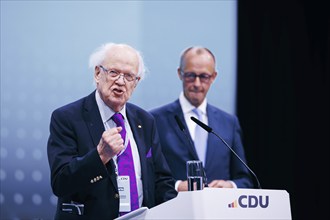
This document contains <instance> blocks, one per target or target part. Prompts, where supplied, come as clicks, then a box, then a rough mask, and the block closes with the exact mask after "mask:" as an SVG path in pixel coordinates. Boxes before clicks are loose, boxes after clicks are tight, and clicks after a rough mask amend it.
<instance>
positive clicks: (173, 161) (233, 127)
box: [150, 100, 253, 188]
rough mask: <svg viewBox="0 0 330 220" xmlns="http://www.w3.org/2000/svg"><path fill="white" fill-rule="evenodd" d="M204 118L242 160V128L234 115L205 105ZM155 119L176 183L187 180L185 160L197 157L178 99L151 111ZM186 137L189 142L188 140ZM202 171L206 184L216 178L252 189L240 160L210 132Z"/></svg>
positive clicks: (243, 157)
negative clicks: (182, 128) (181, 125)
mask: <svg viewBox="0 0 330 220" xmlns="http://www.w3.org/2000/svg"><path fill="white" fill-rule="evenodd" d="M206 110H207V116H208V122H209V126H210V127H211V128H213V131H214V132H215V133H217V134H219V135H220V136H221V137H222V138H223V139H224V140H225V141H226V142H227V143H228V144H229V146H231V147H232V149H233V150H234V151H235V152H236V153H237V154H238V155H239V156H240V157H241V158H242V159H243V160H244V161H245V155H244V149H243V145H242V140H241V128H240V125H239V121H238V119H237V117H236V116H233V115H229V114H228V113H226V112H224V111H222V110H220V109H218V108H216V107H214V106H212V105H210V104H208V105H207V108H206ZM150 112H151V113H152V115H154V117H155V119H156V124H157V128H158V133H159V136H160V141H161V145H162V150H163V152H164V156H165V157H166V159H167V162H168V165H169V167H170V168H171V170H172V174H173V176H174V178H175V179H177V180H186V179H187V174H186V161H187V160H197V159H198V156H197V153H196V150H195V148H194V146H193V145H192V144H191V142H192V138H191V136H190V134H189V130H188V128H187V124H186V122H185V120H184V116H183V112H182V109H181V105H180V102H179V100H176V101H175V102H172V103H170V104H167V105H165V106H162V107H160V108H157V109H153V110H151V111H150ZM175 115H178V117H179V118H180V119H181V121H182V123H183V124H184V126H185V131H186V132H187V133H188V134H187V135H184V133H183V132H182V131H181V130H180V128H179V126H178V124H177V122H176V120H175V118H174V116H175ZM186 136H188V139H190V140H188V139H187V137H186ZM205 172H206V176H207V179H208V183H210V182H211V181H212V180H215V179H225V180H232V181H234V182H235V183H236V185H237V187H239V188H250V187H253V182H252V180H251V176H250V173H249V171H248V170H247V169H246V167H245V166H244V165H243V164H242V162H241V161H239V160H238V159H237V158H236V157H235V155H234V154H233V153H232V152H231V151H230V149H229V148H228V147H227V146H226V145H224V144H223V143H222V141H221V140H220V139H218V138H217V137H216V136H215V135H214V134H212V133H209V135H208V141H207V152H206V164H205Z"/></svg>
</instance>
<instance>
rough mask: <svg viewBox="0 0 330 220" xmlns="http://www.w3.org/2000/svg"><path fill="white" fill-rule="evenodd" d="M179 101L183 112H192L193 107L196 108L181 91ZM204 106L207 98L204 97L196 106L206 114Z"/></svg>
mask: <svg viewBox="0 0 330 220" xmlns="http://www.w3.org/2000/svg"><path fill="white" fill-rule="evenodd" d="M179 102H180V105H181V108H182V111H183V114H187V113H190V112H192V110H193V109H195V108H196V107H195V106H193V105H192V104H191V103H190V102H189V101H188V99H187V98H186V97H185V96H184V94H183V92H181V93H180V96H179ZM206 106H207V100H206V97H205V99H204V100H203V102H202V104H200V105H199V106H198V109H199V110H200V111H201V112H202V114H203V115H206Z"/></svg>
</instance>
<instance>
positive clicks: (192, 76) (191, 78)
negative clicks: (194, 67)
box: [181, 71, 212, 83]
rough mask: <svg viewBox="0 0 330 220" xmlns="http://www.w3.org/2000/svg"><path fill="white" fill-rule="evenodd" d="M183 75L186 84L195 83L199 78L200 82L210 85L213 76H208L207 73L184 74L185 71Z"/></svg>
mask: <svg viewBox="0 0 330 220" xmlns="http://www.w3.org/2000/svg"><path fill="white" fill-rule="evenodd" d="M181 75H182V77H183V78H184V80H185V81H186V82H195V80H196V78H197V77H199V80H200V81H201V82H202V83H208V82H209V81H210V79H211V77H212V75H210V74H207V73H202V74H199V75H197V74H196V73H194V72H186V73H184V72H183V71H181Z"/></svg>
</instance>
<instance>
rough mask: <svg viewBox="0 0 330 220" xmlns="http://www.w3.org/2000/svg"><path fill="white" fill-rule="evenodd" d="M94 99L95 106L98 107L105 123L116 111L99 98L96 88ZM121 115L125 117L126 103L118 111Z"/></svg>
mask: <svg viewBox="0 0 330 220" xmlns="http://www.w3.org/2000/svg"><path fill="white" fill-rule="evenodd" d="M95 99H96V103H97V106H98V107H99V111H100V114H101V118H102V122H103V123H106V122H107V121H108V120H109V119H110V118H111V117H112V116H113V115H114V114H115V113H116V112H115V111H113V110H112V109H111V108H110V107H109V106H107V105H106V104H105V102H104V101H103V100H102V99H101V96H100V94H99V91H98V90H96V92H95ZM119 112H120V113H121V114H122V115H123V116H124V120H125V119H126V118H127V117H126V105H124V107H123V108H122V109H121V110H120V111H119Z"/></svg>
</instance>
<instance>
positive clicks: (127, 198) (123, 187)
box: [117, 176, 131, 212]
mask: <svg viewBox="0 0 330 220" xmlns="http://www.w3.org/2000/svg"><path fill="white" fill-rule="evenodd" d="M129 183H130V182H129V176H118V177H117V184H118V191H119V198H120V199H119V202H120V203H119V211H120V212H130V211H131V188H130V184H129Z"/></svg>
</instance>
